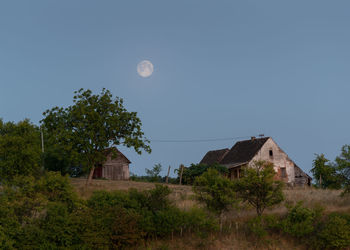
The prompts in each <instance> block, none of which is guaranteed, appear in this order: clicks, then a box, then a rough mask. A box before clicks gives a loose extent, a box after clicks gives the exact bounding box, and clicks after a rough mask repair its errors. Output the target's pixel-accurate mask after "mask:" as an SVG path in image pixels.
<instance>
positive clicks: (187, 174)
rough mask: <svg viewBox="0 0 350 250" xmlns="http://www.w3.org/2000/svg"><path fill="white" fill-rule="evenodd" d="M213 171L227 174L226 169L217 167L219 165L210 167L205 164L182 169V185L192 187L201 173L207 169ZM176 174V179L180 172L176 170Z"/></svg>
mask: <svg viewBox="0 0 350 250" xmlns="http://www.w3.org/2000/svg"><path fill="white" fill-rule="evenodd" d="M209 168H211V169H215V170H217V171H218V172H219V173H221V174H227V173H228V170H227V167H225V166H222V165H219V164H212V165H206V164H191V166H189V167H184V170H183V173H182V183H183V184H187V185H193V183H194V181H195V179H196V177H199V176H201V175H202V174H203V173H205V172H206V171H208V169H209ZM176 172H177V174H178V178H180V172H181V171H180V170H179V169H176Z"/></svg>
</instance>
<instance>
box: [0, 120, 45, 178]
mask: <svg viewBox="0 0 350 250" xmlns="http://www.w3.org/2000/svg"><path fill="white" fill-rule="evenodd" d="M40 169H41V143H40V131H39V128H38V127H37V126H35V125H34V124H32V123H31V122H30V121H29V120H27V119H25V120H23V121H20V122H18V123H14V122H6V123H4V122H3V121H2V120H1V119H0V181H4V180H12V179H13V178H14V177H15V176H17V175H36V176H37V175H38V174H39V173H40Z"/></svg>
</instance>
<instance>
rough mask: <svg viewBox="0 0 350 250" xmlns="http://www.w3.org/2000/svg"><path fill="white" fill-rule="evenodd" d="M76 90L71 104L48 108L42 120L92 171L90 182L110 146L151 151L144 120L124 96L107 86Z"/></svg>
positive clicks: (54, 137)
mask: <svg viewBox="0 0 350 250" xmlns="http://www.w3.org/2000/svg"><path fill="white" fill-rule="evenodd" d="M74 93H75V96H74V97H73V102H74V104H73V105H72V106H69V107H67V108H59V107H54V108H52V109H51V110H47V111H46V112H44V116H45V118H44V119H43V120H42V121H41V122H42V123H43V125H44V127H45V128H46V130H47V132H48V133H49V134H50V135H51V136H52V138H51V140H52V141H54V142H55V143H56V144H58V145H60V146H61V147H62V148H63V149H64V150H65V151H67V152H70V154H69V155H70V156H71V159H72V162H79V163H81V164H83V165H84V166H86V167H87V170H88V171H90V173H89V177H88V180H87V184H89V183H91V180H92V176H93V173H94V169H95V165H96V164H98V163H100V162H103V161H104V160H105V159H106V155H105V150H106V149H107V148H108V147H110V146H112V145H124V146H126V147H133V148H134V149H135V151H136V152H137V153H139V154H141V150H142V149H143V150H145V151H146V152H149V153H150V152H151V148H150V147H149V145H148V143H149V141H148V140H147V139H145V138H144V133H143V132H142V130H141V125H142V123H141V120H140V119H139V118H138V117H137V113H136V112H128V111H127V110H126V109H125V108H124V106H123V99H121V98H119V97H116V98H113V96H112V94H111V92H110V91H109V90H106V89H102V92H101V93H100V95H98V94H93V93H92V92H91V90H84V89H80V90H78V91H76V92H74Z"/></svg>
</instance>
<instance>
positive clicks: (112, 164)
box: [93, 147, 131, 180]
mask: <svg viewBox="0 0 350 250" xmlns="http://www.w3.org/2000/svg"><path fill="white" fill-rule="evenodd" d="M106 158H107V159H106V161H105V162H104V163H103V164H98V165H97V166H96V167H95V171H94V175H93V178H95V179H96V178H97V179H101V178H103V179H107V180H129V177H130V172H129V164H130V163H131V161H130V160H129V159H128V158H126V156H125V155H123V154H122V153H121V152H120V151H119V150H118V149H117V148H116V147H112V148H108V149H107V150H106Z"/></svg>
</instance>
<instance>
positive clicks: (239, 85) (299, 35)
mask: <svg viewBox="0 0 350 250" xmlns="http://www.w3.org/2000/svg"><path fill="white" fill-rule="evenodd" d="M349 10H350V1H346V0H343V1H341V0H339V1H321V0H315V1H311V0H310V1H304V0H302V1H301V0H300V1H298V0H294V1H281V0H276V1H269V0H265V1H261V0H256V1H250V0H244V1H229V0H226V1H224V0H218V1H203V0H198V1H195V0H191V1H188V0H186V1H185V0H177V1H164V0H159V1H141V0H140V1H107V0H106V1H88V0H74V1H71V0H60V1H51V0H42V1H36V0H32V1H25V0H23V1H13V0H4V1H1V2H0V86H1V91H0V117H2V118H3V119H4V121H19V120H22V119H23V118H25V117H27V118H30V119H31V121H32V122H34V123H36V124H38V122H39V120H41V119H42V112H43V111H45V110H46V109H48V108H51V107H53V106H56V105H58V106H68V105H70V104H72V97H73V91H74V90H77V89H79V88H89V89H91V90H93V91H94V92H99V91H100V90H101V89H102V88H103V87H105V88H108V89H110V90H111V91H112V93H113V94H114V95H117V96H119V97H122V98H123V99H124V101H125V105H126V107H127V109H128V110H129V111H137V112H138V115H139V117H140V118H141V120H142V122H143V129H144V132H145V135H146V137H148V138H150V139H162V140H167V139H170V140H173V139H177V140H182V139H185V140H186V139H211V138H225V137H237V136H250V135H256V134H259V133H264V134H265V135H266V136H272V137H273V139H274V140H275V141H276V142H277V143H278V144H279V145H280V146H281V148H282V149H283V150H284V151H285V152H286V153H287V154H288V155H289V156H290V157H291V158H292V159H293V160H294V161H295V162H296V163H297V164H298V165H299V166H300V167H301V168H303V169H304V170H306V171H308V170H310V168H311V166H312V160H313V159H314V154H315V153H325V154H326V156H327V157H328V158H330V159H331V160H333V159H334V158H335V156H336V155H338V154H339V152H340V148H341V146H342V145H344V144H350V109H349V106H350V105H349V104H350V99H349V96H350V14H349ZM142 60H150V61H151V62H152V63H153V64H154V72H153V75H152V76H151V77H149V78H142V77H140V76H139V75H138V74H137V71H136V66H137V64H138V63H139V62H140V61H142ZM234 143H235V141H234V140H232V141H216V142H201V143H157V142H153V143H151V147H152V150H153V152H152V153H151V154H142V155H141V156H139V155H137V154H136V153H134V152H133V151H132V150H129V149H125V148H121V151H122V152H124V153H125V155H126V156H127V157H128V158H129V159H130V160H131V161H132V165H131V166H130V170H131V172H133V173H136V174H144V173H145V171H144V170H145V168H152V167H153V165H154V164H156V163H161V164H162V165H163V168H164V170H163V173H162V174H165V173H166V169H167V167H168V166H169V165H171V166H172V167H173V168H174V167H178V165H179V164H181V163H183V164H185V165H187V164H190V163H197V162H199V161H200V160H201V158H202V157H203V155H204V154H205V153H206V152H207V151H208V150H211V149H220V148H225V147H229V148H230V147H231V146H232V145H233V144H234Z"/></svg>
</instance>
